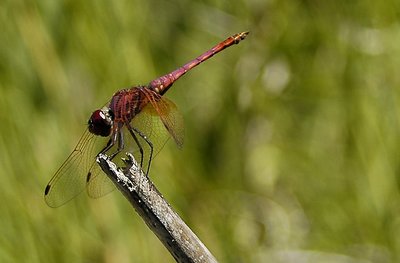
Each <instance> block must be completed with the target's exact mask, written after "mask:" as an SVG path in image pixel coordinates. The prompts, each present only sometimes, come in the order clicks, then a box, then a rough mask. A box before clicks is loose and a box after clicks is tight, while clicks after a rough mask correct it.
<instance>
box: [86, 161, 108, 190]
mask: <svg viewBox="0 0 400 263" xmlns="http://www.w3.org/2000/svg"><path fill="white" fill-rule="evenodd" d="M94 159H96V157H94ZM90 172H91V173H90V175H89V176H88V180H87V185H86V190H87V194H88V196H90V197H91V198H99V197H102V196H104V195H106V194H108V193H110V192H112V191H113V190H114V189H115V185H114V184H113V182H112V181H111V180H110V179H109V178H108V177H107V175H105V174H104V173H103V172H102V171H101V168H100V166H99V165H98V164H97V163H95V165H94V166H93V168H92V169H91V170H90Z"/></svg>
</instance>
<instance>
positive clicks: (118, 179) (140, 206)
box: [97, 153, 217, 262]
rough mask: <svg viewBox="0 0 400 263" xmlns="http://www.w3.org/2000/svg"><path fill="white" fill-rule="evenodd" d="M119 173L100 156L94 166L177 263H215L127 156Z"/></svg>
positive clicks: (104, 156)
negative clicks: (112, 184) (113, 186)
mask: <svg viewBox="0 0 400 263" xmlns="http://www.w3.org/2000/svg"><path fill="white" fill-rule="evenodd" d="M127 155H128V160H125V163H127V164H128V168H127V169H125V170H124V171H122V170H121V169H120V168H118V167H117V165H116V164H115V163H113V162H111V161H110V160H109V159H108V157H107V156H106V155H104V154H100V155H99V156H98V157H97V162H98V163H99V165H100V167H101V168H102V169H103V171H104V172H105V173H106V174H107V176H108V177H109V178H110V179H111V180H112V181H113V183H114V184H115V185H116V186H117V188H118V190H120V191H121V192H122V194H123V195H124V196H125V197H126V198H127V199H128V201H129V202H130V203H131V205H132V206H133V208H134V209H135V210H136V212H137V213H138V214H139V215H140V216H141V217H142V219H143V220H144V222H145V223H146V224H147V226H148V227H149V228H150V229H151V231H153V233H154V234H156V236H157V237H158V239H160V241H161V242H162V243H163V244H164V246H165V247H166V248H167V249H168V250H169V252H170V253H171V254H172V256H173V257H174V258H175V260H176V261H177V262H217V260H216V259H215V258H214V256H213V255H212V254H211V252H210V251H209V250H208V249H207V248H206V246H205V245H204V244H203V243H202V242H201V241H200V239H199V238H198V237H197V236H196V235H195V234H194V233H193V231H192V230H191V229H190V228H189V227H188V226H187V225H186V224H185V222H183V220H182V219H181V218H180V217H179V215H178V214H177V213H176V212H175V211H174V210H173V209H172V207H171V206H170V205H169V204H168V202H167V201H166V200H165V199H164V198H163V196H162V195H161V193H160V192H159V191H158V190H157V188H156V187H155V186H154V184H153V183H152V182H151V181H150V179H149V177H148V176H146V175H145V174H144V173H143V171H142V170H141V169H140V168H138V167H139V166H138V164H137V162H136V160H135V159H134V157H133V156H132V155H131V154H129V153H128V154H127Z"/></svg>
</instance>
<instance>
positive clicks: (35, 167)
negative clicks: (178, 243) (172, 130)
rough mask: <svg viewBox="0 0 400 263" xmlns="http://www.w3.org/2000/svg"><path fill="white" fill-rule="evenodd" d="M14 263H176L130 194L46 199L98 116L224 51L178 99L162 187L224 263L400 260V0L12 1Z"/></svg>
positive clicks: (4, 99)
mask: <svg viewBox="0 0 400 263" xmlns="http://www.w3.org/2000/svg"><path fill="white" fill-rule="evenodd" d="M0 28H1V34H0V91H1V94H0V149H1V153H0V154H1V155H0V180H1V191H0V199H1V206H0V262H174V260H173V258H172V257H171V256H170V255H169V253H168V252H167V250H166V249H165V248H164V247H163V246H162V245H161V243H160V242H159V241H158V239H157V238H156V237H155V236H154V235H153V234H152V232H151V231H150V230H149V229H148V228H147V226H146V225H145V224H144V223H143V221H142V220H141V218H140V217H139V216H138V215H137V214H136V213H135V212H134V211H133V210H132V209H131V207H130V206H129V203H128V202H127V201H126V200H125V199H124V198H123V197H122V195H121V194H120V193H118V192H117V191H114V192H113V193H112V194H109V195H107V196H105V197H103V198H101V199H90V198H88V197H87V196H86V195H85V194H82V195H80V196H79V197H78V198H76V199H74V200H73V201H71V202H70V203H68V204H67V205H65V206H63V207H61V208H58V209H52V208H49V207H48V206H47V205H46V204H45V202H44V201H43V190H44V187H45V185H46V184H47V182H48V180H50V178H51V176H52V174H53V173H54V171H55V170H56V169H57V168H58V167H59V165H60V164H61V163H62V161H63V160H64V159H65V158H66V157H67V156H68V154H69V153H70V151H71V150H72V149H73V147H74V146H75V144H76V142H77V141H78V139H79V136H80V135H81V134H82V132H83V130H84V129H85V123H86V121H87V119H88V117H89V116H90V113H91V112H92V111H93V110H94V109H96V108H98V107H100V106H101V105H102V104H103V103H104V102H105V101H107V100H108V99H109V98H110V97H111V96H112V94H113V93H114V92H115V91H117V90H118V89H121V88H126V87H129V86H132V85H138V84H147V83H148V82H149V81H150V80H152V79H153V78H155V77H157V76H160V75H163V74H165V73H167V72H169V71H171V70H173V69H175V68H176V67H178V66H180V65H182V64H183V63H185V62H187V61H188V60H190V59H192V58H194V57H196V56H197V55H199V54H200V53H201V52H203V51H205V50H207V49H208V48H210V47H211V46H213V45H214V44H216V43H218V42H219V41H221V40H223V39H225V38H226V37H228V36H230V35H232V34H234V33H237V32H241V31H246V30H249V31H251V34H250V35H249V36H248V38H247V39H246V40H245V41H243V42H242V43H240V45H237V46H233V47H231V48H229V49H228V50H226V51H224V52H223V53H220V54H219V55H217V56H216V57H213V58H212V59H211V60H209V61H207V62H205V63H204V64H202V65H200V66H199V67H198V68H196V69H194V70H193V71H191V72H190V73H189V74H187V75H185V76H184V77H183V78H182V79H180V80H179V81H178V82H177V83H176V84H175V85H174V86H173V87H172V88H171V90H170V91H169V92H168V93H167V94H166V96H167V97H168V98H170V99H171V100H173V101H174V102H175V103H176V104H177V105H178V107H179V109H180V112H181V113H182V114H183V116H184V119H185V145H184V148H183V150H179V149H177V148H176V146H175V145H174V144H173V142H172V141H170V142H169V143H168V144H167V146H166V147H164V149H163V151H161V153H160V154H158V156H157V158H156V159H155V160H154V162H153V166H152V170H151V174H150V175H151V178H152V179H153V180H154V182H155V184H156V185H157V186H158V188H159V189H160V191H161V192H162V193H163V194H164V196H165V197H166V199H167V200H168V201H169V202H170V203H171V204H172V206H173V207H174V208H175V209H176V210H177V211H178V212H179V214H180V215H181V216H182V217H183V218H184V220H185V221H186V222H187V223H188V225H189V226H190V227H191V228H192V229H193V230H194V232H195V233H197V234H198V236H199V237H200V239H201V240H202V241H203V242H204V243H205V244H206V246H207V247H208V248H209V249H210V250H211V251H212V253H213V254H214V255H215V256H216V257H217V258H218V259H219V260H220V261H221V262H347V263H348V262H399V261H400V199H399V198H400V195H399V186H400V182H399V180H400V179H399V172H400V171H399V170H400V166H399V158H400V150H399V149H400V139H399V132H400V117H399V113H400V109H399V107H400V106H399V105H400V104H399V102H400V101H399V100H400V74H399V69H400V2H399V1H398V0H388V1H372V0H370V1H367V0H365V1H361V0H360V1H357V0H356V1H345V0H340V1H295V0H289V1H274V0H270V1H262V0H250V1H222V0H213V1H197V2H195V1H184V0H175V1H153V0H150V1H144V0H143V1H139V0H136V1H113V2H111V1H95V0H92V1H72V0H71V1H51V0H43V1H37V3H36V4H35V3H32V2H30V1H25V2H24V1H18V0H17V1H3V2H2V3H1V4H0Z"/></svg>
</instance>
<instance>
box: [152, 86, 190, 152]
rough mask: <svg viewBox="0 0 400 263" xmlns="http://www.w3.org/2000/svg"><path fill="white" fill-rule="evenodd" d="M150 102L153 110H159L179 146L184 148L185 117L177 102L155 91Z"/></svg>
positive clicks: (163, 121) (165, 125) (158, 113)
mask: <svg viewBox="0 0 400 263" xmlns="http://www.w3.org/2000/svg"><path fill="white" fill-rule="evenodd" d="M150 104H151V106H152V108H153V109H151V110H152V111H155V112H157V115H158V116H159V117H160V119H161V121H162V123H163V124H164V127H165V128H166V129H167V131H168V133H169V134H170V135H171V136H172V138H173V139H174V141H175V143H176V144H177V145H178V147H179V148H182V146H183V141H184V127H183V117H182V115H181V114H180V112H179V111H178V108H177V107H176V105H175V103H173V102H172V101H171V100H169V99H167V98H163V97H161V95H159V94H157V93H154V94H152V96H151V97H150Z"/></svg>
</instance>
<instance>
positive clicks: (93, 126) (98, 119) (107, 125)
mask: <svg viewBox="0 0 400 263" xmlns="http://www.w3.org/2000/svg"><path fill="white" fill-rule="evenodd" d="M113 119H114V114H113V112H112V111H111V110H110V109H109V108H107V107H104V108H102V109H101V110H95V111H94V112H93V113H92V116H90V119H89V121H88V125H89V131H90V132H91V133H93V134H94V135H99V136H103V137H107V136H109V135H110V133H111V127H112V125H113Z"/></svg>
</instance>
